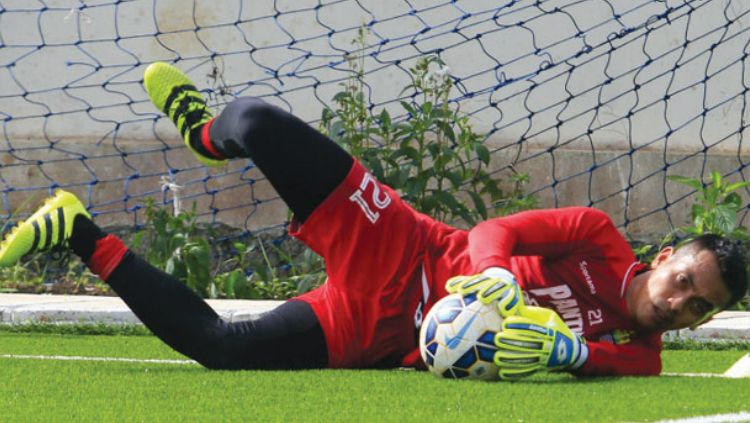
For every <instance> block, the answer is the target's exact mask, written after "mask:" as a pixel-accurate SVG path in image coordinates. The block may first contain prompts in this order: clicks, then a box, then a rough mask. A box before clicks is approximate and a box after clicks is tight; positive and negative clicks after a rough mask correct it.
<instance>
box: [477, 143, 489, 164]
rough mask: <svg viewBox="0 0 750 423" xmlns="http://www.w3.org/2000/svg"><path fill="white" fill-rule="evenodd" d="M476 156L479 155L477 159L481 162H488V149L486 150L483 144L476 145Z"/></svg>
mask: <svg viewBox="0 0 750 423" xmlns="http://www.w3.org/2000/svg"><path fill="white" fill-rule="evenodd" d="M477 157H479V160H481V161H482V163H484V164H489V163H490V150H488V149H487V147H485V146H484V145H481V144H480V145H477Z"/></svg>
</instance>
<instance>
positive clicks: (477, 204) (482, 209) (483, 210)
mask: <svg viewBox="0 0 750 423" xmlns="http://www.w3.org/2000/svg"><path fill="white" fill-rule="evenodd" d="M469 197H471V200H472V201H473V202H474V208H475V209H476V210H477V213H479V215H480V216H482V218H483V219H487V207H486V206H485V205H484V200H482V197H481V196H480V195H479V194H477V193H476V192H474V191H469Z"/></svg>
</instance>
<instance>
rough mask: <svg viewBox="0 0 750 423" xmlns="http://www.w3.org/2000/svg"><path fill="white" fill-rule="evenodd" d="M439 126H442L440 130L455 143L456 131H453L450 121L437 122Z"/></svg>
mask: <svg viewBox="0 0 750 423" xmlns="http://www.w3.org/2000/svg"><path fill="white" fill-rule="evenodd" d="M437 126H438V128H440V131H441V132H442V133H443V134H445V136H446V137H448V139H449V140H451V142H452V143H454V144H455V142H456V133H455V132H454V131H453V126H451V124H450V123H448V122H444V121H440V122H437Z"/></svg>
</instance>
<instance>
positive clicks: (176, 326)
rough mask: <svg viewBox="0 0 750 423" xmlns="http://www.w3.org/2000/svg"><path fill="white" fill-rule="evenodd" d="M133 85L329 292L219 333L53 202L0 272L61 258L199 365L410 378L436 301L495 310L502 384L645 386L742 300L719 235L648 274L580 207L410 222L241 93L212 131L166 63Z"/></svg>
mask: <svg viewBox="0 0 750 423" xmlns="http://www.w3.org/2000/svg"><path fill="white" fill-rule="evenodd" d="M144 81H145V86H146V90H147V92H148V94H149V96H150V97H151V100H152V101H153V102H154V104H155V105H156V107H157V108H158V109H160V110H162V111H164V112H165V113H166V114H167V115H168V116H169V117H170V118H171V119H172V121H173V122H174V123H175V125H176V127H177V129H178V130H179V132H180V133H181V135H182V136H183V138H184V139H185V143H186V145H187V147H188V148H189V149H190V151H192V152H193V153H194V155H195V156H196V158H197V159H198V160H200V161H201V162H202V163H204V164H206V165H209V166H213V165H221V164H223V163H225V162H226V161H227V160H229V159H233V158H250V159H252V160H253V162H254V163H255V165H256V166H258V168H259V169H260V170H261V171H262V172H263V174H264V175H265V176H266V177H267V178H268V180H269V181H270V183H271V184H272V185H273V187H274V188H275V189H276V191H277V192H278V193H279V195H280V196H281V198H282V199H283V200H284V201H285V202H286V204H287V205H288V206H289V207H290V209H291V210H292V212H293V213H294V219H293V222H292V223H291V225H290V228H289V231H290V233H291V234H292V235H293V236H295V237H297V238H298V239H300V240H301V241H302V242H304V243H306V244H307V245H308V246H310V247H311V248H312V249H313V250H314V251H316V252H317V253H318V254H320V255H321V256H322V257H323V258H324V259H325V262H326V269H327V273H328V281H327V282H326V283H325V284H324V285H322V286H321V287H319V288H317V289H315V290H313V291H311V292H309V293H306V294H304V295H301V296H299V297H297V298H294V299H292V300H290V301H288V302H286V303H284V304H282V305H281V306H279V307H278V308H276V309H274V310H272V311H270V312H268V313H264V314H262V315H260V316H257V318H255V319H253V320H251V321H247V322H226V321H224V320H222V319H221V318H220V317H219V316H218V315H217V314H216V313H215V312H214V310H212V309H211V308H210V307H209V306H208V305H207V304H206V303H205V302H204V301H203V300H202V299H201V298H200V297H198V296H197V295H196V294H195V293H193V292H192V291H191V290H190V289H188V288H187V287H186V286H184V285H183V284H182V283H180V282H179V281H178V280H177V279H175V278H174V277H172V276H170V275H168V274H165V273H164V272H161V271H160V270H158V269H156V268H154V267H153V266H151V265H149V264H148V263H147V262H145V261H144V260H142V259H141V258H140V257H138V256H136V255H135V254H133V253H132V252H131V251H130V250H129V249H128V248H127V247H126V246H125V245H123V243H122V242H121V241H120V240H119V239H118V238H117V237H115V236H113V235H109V234H106V233H104V232H103V231H101V230H100V229H99V228H98V227H97V226H96V225H95V224H94V223H93V222H92V220H91V219H90V216H89V214H88V212H87V211H86V209H85V208H84V206H83V205H82V204H81V202H80V201H79V200H78V199H77V198H76V197H75V196H74V195H72V194H70V193H67V192H64V191H58V192H57V194H56V195H55V196H54V197H52V198H50V199H49V200H47V202H46V203H45V204H44V205H43V206H42V207H41V208H40V209H39V210H38V211H37V212H36V213H34V214H33V215H32V216H31V217H29V218H28V219H27V220H26V221H25V222H23V223H21V224H20V225H18V226H17V227H16V228H14V230H13V231H12V232H11V233H10V234H8V235H7V236H6V238H5V240H4V241H3V243H2V244H1V245H0V265H11V264H13V263H15V262H17V261H18V260H19V259H20V257H21V256H23V255H25V254H27V253H30V252H34V251H40V250H46V249H49V248H52V247H56V246H62V245H69V246H70V248H71V249H72V250H73V252H74V253H75V254H77V255H78V256H80V257H81V259H82V260H83V261H84V262H85V263H86V264H87V265H88V267H89V268H90V269H91V270H92V271H93V272H94V273H96V274H97V275H99V276H100V277H101V278H102V279H103V280H104V281H106V282H107V283H108V284H109V285H110V286H111V287H112V289H113V290H114V291H115V292H116V293H117V294H118V295H119V296H120V297H121V298H122V299H123V300H124V301H125V303H126V304H127V305H128V306H129V307H130V308H131V309H132V310H133V312H134V313H135V314H136V315H137V316H138V317H139V318H140V320H141V321H142V322H143V323H144V324H145V325H146V326H147V327H148V328H149V329H150V330H151V331H152V332H153V333H154V334H155V335H157V336H158V337H159V338H160V339H162V340H163V341H164V342H165V343H167V344H168V345H170V346H171V347H172V348H174V349H175V350H177V351H179V352H181V353H183V354H185V355H187V356H188V357H191V358H193V359H195V360H196V361H198V362H199V363H201V364H202V365H204V366H206V367H208V368H212V369H299V368H321V367H335V368H373V367H378V368H384V367H385V368H387V367H396V366H415V367H424V364H423V363H422V362H421V359H420V356H419V352H418V351H417V333H418V330H419V327H420V325H421V323H422V316H423V315H424V314H425V313H426V312H427V311H428V310H429V309H430V307H431V306H432V305H433V304H434V303H435V302H436V301H437V300H439V299H440V298H441V297H443V296H445V295H447V293H448V291H450V292H460V293H464V294H466V293H470V292H478V293H479V296H480V298H485V299H494V298H500V301H499V304H500V308H499V312H500V313H501V314H503V316H504V317H505V321H504V323H503V326H504V327H503V331H502V332H501V333H500V335H499V336H498V337H497V339H496V343H497V344H498V348H499V350H498V353H497V354H496V357H495V360H496V362H497V363H498V364H499V366H500V369H501V370H500V374H501V376H502V377H503V378H506V379H515V378H520V377H524V376H526V375H529V374H532V373H534V372H535V371H538V370H568V371H571V372H573V373H576V374H581V375H639V374H646V375H653V374H658V373H659V372H660V369H661V364H660V358H659V353H660V349H661V343H660V342H661V341H660V336H661V333H662V332H663V331H665V330H669V329H677V328H684V327H690V326H695V325H698V324H700V323H702V322H705V321H706V320H708V319H710V318H711V316H712V315H713V314H715V313H716V312H718V311H719V310H722V309H724V308H726V307H728V306H730V305H732V304H733V303H735V302H737V301H738V300H739V299H741V298H742V297H743V296H744V294H745V292H746V290H747V275H746V271H745V264H744V261H743V258H742V255H741V251H740V249H739V247H738V246H736V245H735V244H733V243H731V242H729V241H727V240H725V239H722V238H720V237H716V236H704V237H701V238H699V239H697V240H695V241H693V242H691V243H689V244H687V245H685V246H683V247H682V248H680V249H679V250H673V249H672V248H669V247H668V248H666V249H664V250H662V251H661V252H660V253H659V254H658V256H657V257H656V259H655V260H654V262H653V263H651V264H650V265H646V264H641V263H638V262H636V260H635V257H634V256H633V254H632V252H631V249H630V247H629V245H628V243H627V242H626V241H625V239H623V237H622V236H621V235H620V234H619V232H618V231H617V229H616V228H615V227H614V225H613V224H612V222H611V221H610V220H609V218H607V216H606V215H604V214H603V213H602V212H600V211H597V210H595V209H590V208H567V209H557V210H538V211H529V212H523V213H519V214H516V215H513V216H509V217H504V218H497V219H491V220H488V221H486V222H484V223H481V224H479V225H478V226H476V227H475V228H473V229H471V230H470V231H465V230H460V229H456V228H453V227H451V226H448V225H446V224H443V223H440V222H437V221H435V220H434V219H432V218H430V217H428V216H425V215H423V214H420V213H418V212H416V211H414V210H413V209H412V208H411V207H409V206H408V205H407V204H405V203H404V202H403V201H402V200H401V199H400V198H399V196H398V194H397V193H396V192H395V191H394V190H392V189H391V188H390V187H388V186H385V185H383V184H381V183H379V182H378V181H376V180H375V179H374V178H373V177H372V176H371V175H370V174H369V173H368V172H367V171H366V170H365V169H364V168H363V166H362V165H361V164H360V163H358V162H357V161H356V160H354V159H353V158H352V157H351V156H350V155H349V154H347V153H346V152H345V151H344V150H342V149H341V148H340V147H339V146H337V145H336V144H335V143H334V142H332V141H331V140H329V139H328V138H326V137H325V136H323V135H322V134H320V133H318V132H317V131H315V130H314V129H312V128H311V127H309V126H308V125H306V124H305V123H304V122H303V121H301V120H299V119H297V118H296V117H294V116H292V115H291V114H289V113H287V112H285V111H283V110H281V109H279V108H276V107H274V106H271V105H269V104H267V103H265V102H263V101H261V100H258V99H253V98H240V99H237V100H235V101H233V102H232V103H230V104H229V105H227V107H226V108H225V109H224V111H223V112H222V113H221V114H220V115H219V116H217V117H216V118H214V117H212V116H211V114H210V112H209V111H208V109H207V107H206V105H205V102H204V100H203V98H202V96H201V94H200V93H199V92H198V91H197V89H196V88H195V87H194V86H193V84H192V83H191V82H190V80H189V79H187V77H186V76H185V75H184V74H183V73H182V72H180V71H179V70H177V69H176V68H174V67H172V66H170V65H167V64H164V63H155V64H152V65H151V66H149V68H148V69H147V70H146V74H145V78H144ZM457 275H459V276H457ZM460 275H467V276H460ZM446 282H448V283H447V284H446ZM539 307H541V308H539Z"/></svg>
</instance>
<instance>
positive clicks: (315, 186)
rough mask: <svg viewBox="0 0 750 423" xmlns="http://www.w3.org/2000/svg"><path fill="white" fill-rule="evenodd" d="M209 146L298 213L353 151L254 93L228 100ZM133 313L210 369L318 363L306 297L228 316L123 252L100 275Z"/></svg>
mask: <svg viewBox="0 0 750 423" xmlns="http://www.w3.org/2000/svg"><path fill="white" fill-rule="evenodd" d="M210 135H211V139H212V141H213V144H214V146H215V147H216V148H217V150H218V151H219V152H220V153H222V154H224V155H225V156H226V157H228V158H235V157H248V158H250V159H252V160H253V162H254V163H255V165H256V166H258V168H259V169H260V170H261V172H263V174H264V175H265V176H266V177H267V178H268V180H269V181H270V183H271V185H273V187H274V188H275V189H276V191H277V192H278V194H279V195H280V196H281V198H282V199H283V200H284V202H286V204H287V205H288V206H289V207H290V208H291V209H292V212H293V213H294V214H295V216H296V218H297V219H298V220H300V221H304V220H305V219H307V217H308V216H310V213H311V212H312V211H313V210H314V209H315V208H316V207H317V206H318V205H319V204H320V203H321V202H322V201H323V200H324V199H325V198H326V197H327V196H328V194H329V193H330V192H331V191H332V190H333V189H334V188H336V187H337V186H338V185H339V183H340V182H341V181H342V180H343V179H344V178H345V177H346V175H347V173H348V172H349V169H350V168H351V166H352V162H353V159H352V157H351V156H349V154H348V153H346V152H345V151H344V150H343V149H341V148H340V147H339V146H338V145H336V144H335V143H334V142H333V141H331V140H330V139H328V138H327V137H325V136H323V135H322V134H320V133H319V132H317V131H316V130H314V129H313V128H311V127H310V126H308V125H307V124H306V123H304V122H303V121H301V120H300V119H298V118H296V117H294V116H292V115H291V114H289V113H287V112H285V111H283V110H281V109H279V108H277V107H273V106H271V105H269V104H268V103H265V102H263V101H261V100H259V99H254V98H241V99H238V100H235V101H234V102H232V103H231V104H229V105H228V106H227V107H226V109H225V110H224V111H223V112H222V113H221V115H220V116H218V117H217V118H216V120H215V121H214V123H213V125H212V126H211V129H210ZM107 282H108V283H109V284H110V285H111V286H112V288H113V289H114V290H115V292H117V294H118V295H119V296H120V297H121V298H122V299H123V300H124V301H125V303H126V304H127V305H128V306H129V307H130V309H131V310H133V312H134V313H135V314H136V315H137V316H138V318H140V319H141V321H142V322H143V323H144V324H145V325H146V326H147V327H148V328H149V329H150V330H151V331H152V332H154V334H156V335H157V336H158V337H159V338H160V339H162V340H163V341H164V342H166V343H167V344H168V345H170V346H171V347H172V348H174V349H175V350H177V351H179V352H181V353H183V354H185V355H186V356H188V357H191V358H193V359H195V360H196V361H198V362H199V363H201V364H203V365H204V366H206V367H208V368H212V369H295V368H319V367H325V366H326V365H327V363H328V353H327V348H326V343H325V337H324V334H323V331H322V329H321V327H320V324H319V323H318V320H317V318H316V317H315V314H314V313H313V311H312V308H311V307H310V305H309V304H307V303H304V302H301V301H289V302H287V303H284V304H283V305H281V306H280V307H278V308H276V309H275V310H272V311H270V312H267V313H263V314H261V315H259V316H257V318H255V319H253V320H250V321H246V322H236V323H229V322H226V321H224V320H223V319H221V318H220V317H219V315H218V314H216V312H214V310H212V309H211V308H210V307H209V306H208V304H206V302H205V301H203V300H202V299H201V298H200V297H199V296H197V295H196V294H195V293H194V292H192V291H191V290H190V289H189V288H187V287H186V286H185V285H183V284H182V283H181V282H180V281H179V280H177V279H176V278H174V277H172V276H170V275H168V274H166V273H164V272H162V271H160V270H158V269H156V268H154V267H153V266H151V265H150V264H148V263H147V262H145V261H144V260H142V259H141V258H139V257H136V256H135V255H134V254H132V253H128V255H127V256H126V257H125V259H124V260H123V261H122V263H121V264H120V265H119V266H118V267H117V269H116V270H115V271H114V272H113V273H112V275H111V276H110V277H109V279H108V281H107Z"/></svg>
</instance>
